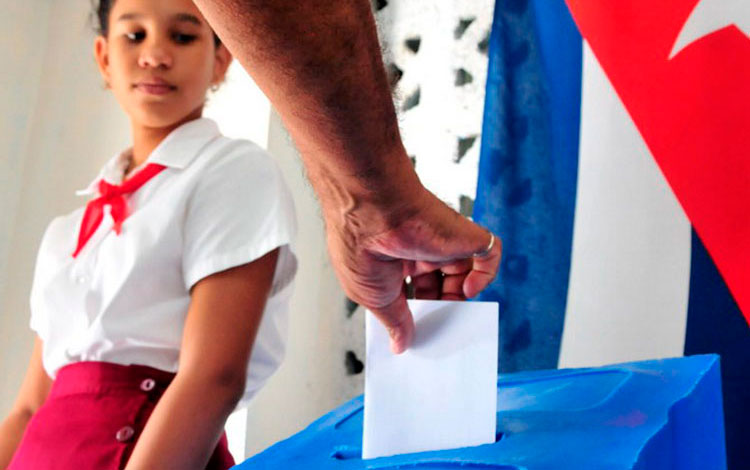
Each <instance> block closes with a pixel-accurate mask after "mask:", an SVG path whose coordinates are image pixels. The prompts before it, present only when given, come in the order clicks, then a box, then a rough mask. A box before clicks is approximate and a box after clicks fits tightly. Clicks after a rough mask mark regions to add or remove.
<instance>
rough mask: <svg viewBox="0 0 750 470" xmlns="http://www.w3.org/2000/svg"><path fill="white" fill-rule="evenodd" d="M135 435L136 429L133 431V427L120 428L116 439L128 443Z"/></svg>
mask: <svg viewBox="0 0 750 470" xmlns="http://www.w3.org/2000/svg"><path fill="white" fill-rule="evenodd" d="M134 435H135V429H133V427H132V426H124V427H122V428H120V430H119V431H117V434H115V439H117V440H118V441H119V442H127V441H129V440H130V439H132V438H133V436H134Z"/></svg>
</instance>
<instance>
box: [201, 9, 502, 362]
mask: <svg viewBox="0 0 750 470" xmlns="http://www.w3.org/2000/svg"><path fill="white" fill-rule="evenodd" d="M195 3H196V4H197V5H198V8H200V9H201V11H202V13H203V14H204V15H205V17H206V18H207V20H208V21H209V23H210V24H211V25H212V27H213V28H214V30H215V31H216V32H217V34H218V35H219V36H220V37H221V39H222V41H223V42H224V43H225V44H226V45H227V47H228V48H229V49H230V51H232V53H233V54H234V56H235V57H237V59H238V60H239V61H240V63H241V64H242V65H243V66H244V67H245V69H246V70H247V71H248V72H249V73H250V74H251V75H252V77H253V79H254V80H255V82H256V83H257V84H258V86H259V87H260V88H261V89H262V90H263V91H264V92H265V94H266V95H267V96H268V98H269V99H270V100H271V102H272V103H273V105H274V107H275V108H276V109H277V110H278V112H279V114H280V115H281V117H282V119H283V121H284V123H285V125H286V127H287V129H288V130H289V132H290V134H291V136H292V138H293V139H294V141H295V143H296V145H297V148H298V149H299V151H300V153H301V156H302V160H303V162H304V164H305V167H306V169H307V172H308V176H309V178H310V182H311V183H312V185H313V188H314V189H315V191H316V193H317V194H318V197H319V198H320V203H321V206H322V209H323V216H324V219H325V222H326V229H327V240H328V246H329V250H330V253H331V257H332V259H333V264H334V267H335V269H336V273H337V275H338V277H339V280H340V281H341V283H342V285H343V287H344V290H345V291H346V293H347V295H349V297H351V298H352V299H353V300H355V301H356V302H358V303H360V304H362V305H364V306H366V307H368V308H369V309H370V310H372V311H373V312H374V313H375V314H376V315H377V316H378V318H379V319H380V320H381V321H382V322H383V323H384V324H385V326H386V327H387V328H388V330H389V333H390V336H391V346H392V349H393V350H394V351H395V352H401V351H403V350H404V349H405V348H406V347H407V346H408V344H409V343H410V341H411V338H412V336H413V332H414V323H413V319H412V316H411V313H410V312H409V309H408V306H407V304H406V297H405V295H404V279H405V278H406V276H412V277H415V278H417V279H418V281H417V288H418V290H419V289H420V287H424V288H426V289H427V290H428V291H429V293H428V294H427V295H428V296H431V297H435V296H436V295H437V297H438V298H444V299H457V298H458V299H460V298H466V297H473V296H474V295H476V294H477V293H479V292H480V291H481V290H482V289H484V288H485V287H486V286H487V285H488V284H489V283H490V282H491V281H492V279H493V278H494V277H495V274H496V272H497V268H498V265H499V263H500V255H501V246H500V243H499V240H497V241H496V242H495V243H494V244H492V249H491V250H490V251H489V252H488V253H486V254H484V255H483V256H480V257H473V256H472V254H474V253H477V252H482V251H484V250H485V249H486V248H487V247H488V246H489V245H490V234H489V232H487V231H486V230H485V229H482V228H481V227H479V226H477V225H476V224H473V223H472V222H470V221H468V220H467V219H465V218H463V217H462V216H460V215H459V214H457V213H456V212H455V211H453V210H452V209H450V208H449V207H447V206H446V205H445V204H444V203H442V202H441V201H440V200H439V199H438V198H436V197H435V196H434V195H433V194H432V193H430V192H429V191H427V190H426V189H425V188H424V187H423V186H422V184H421V183H420V182H419V179H418V177H417V175H416V173H415V172H414V170H413V168H412V165H411V162H410V161H409V158H408V156H407V155H406V151H405V149H404V147H403V144H402V142H401V138H400V135H399V131H398V124H397V120H396V115H395V111H394V107H393V102H392V101H391V95H390V88H389V85H388V80H387V78H386V73H385V70H384V67H383V64H382V59H381V55H380V46H379V44H378V39H377V34H376V30H375V22H374V19H373V16H372V11H371V8H370V4H369V2H368V0H349V1H342V2H336V1H329V0H311V1H304V2H300V1H298V0H274V1H268V0H196V1H195ZM435 292H437V294H435Z"/></svg>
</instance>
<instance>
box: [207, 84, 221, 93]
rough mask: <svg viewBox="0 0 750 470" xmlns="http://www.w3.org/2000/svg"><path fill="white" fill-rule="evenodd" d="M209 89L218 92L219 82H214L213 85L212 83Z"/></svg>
mask: <svg viewBox="0 0 750 470" xmlns="http://www.w3.org/2000/svg"><path fill="white" fill-rule="evenodd" d="M209 90H211V91H212V92H214V93H216V92H217V91H218V90H219V84H218V83H214V84H213V85H211V86H210V87H209Z"/></svg>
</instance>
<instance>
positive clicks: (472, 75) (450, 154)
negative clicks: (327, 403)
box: [342, 0, 494, 396]
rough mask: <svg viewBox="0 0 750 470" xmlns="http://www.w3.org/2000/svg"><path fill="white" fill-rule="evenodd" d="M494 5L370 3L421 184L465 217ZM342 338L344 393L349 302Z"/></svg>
mask: <svg viewBox="0 0 750 470" xmlns="http://www.w3.org/2000/svg"><path fill="white" fill-rule="evenodd" d="M493 7H494V0H470V1H467V0H441V1H439V2H436V1H428V0H374V1H373V9H374V11H375V17H376V21H377V23H378V34H379V36H380V42H381V44H382V45H383V49H384V52H383V57H384V62H385V64H386V68H387V70H388V71H389V73H390V76H391V83H392V84H393V86H394V101H395V103H396V109H397V112H398V119H399V124H400V128H401V133H402V137H403V140H404V145H405V147H406V150H407V152H408V153H409V156H410V157H411V158H412V161H413V162H414V164H415V168H416V171H417V174H418V175H419V177H420V179H421V180H422V182H423V184H424V185H425V186H426V187H427V188H428V189H430V190H431V191H432V192H433V193H435V194H436V195H437V196H438V197H440V198H441V199H442V200H443V201H445V202H446V203H447V204H448V205H450V206H451V207H453V208H454V209H456V210H459V211H460V212H461V213H463V214H464V215H467V216H468V215H471V210H472V206H473V202H474V195H475V193H476V182H477V167H478V162H479V142H480V133H481V129H482V111H483V107H484V86H485V80H486V75H487V47H488V43H489V35H490V28H491V25H492V13H493ZM345 312H346V313H345V315H346V318H347V320H346V321H345V322H344V325H343V331H342V334H344V335H345V336H344V337H345V338H347V340H346V341H345V344H346V345H347V347H346V351H344V352H342V362H343V364H344V371H345V372H346V373H347V374H348V375H349V376H350V380H348V382H347V387H348V388H349V390H348V391H349V393H347V395H349V396H354V395H356V394H358V393H361V391H362V389H363V385H362V384H363V380H364V374H362V373H361V372H362V370H363V367H364V365H363V362H364V352H365V345H364V315H363V309H362V308H358V307H357V305H356V304H354V303H352V302H348V303H347V308H346V310H345Z"/></svg>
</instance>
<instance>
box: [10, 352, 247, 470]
mask: <svg viewBox="0 0 750 470" xmlns="http://www.w3.org/2000/svg"><path fill="white" fill-rule="evenodd" d="M173 377H174V374H172V373H169V372H164V371H162V370H158V369H154V368H151V367H146V366H138V365H133V366H123V365H119V364H112V363H109V362H77V363H74V364H70V365H67V366H65V367H63V368H62V369H60V371H59V372H58V374H57V378H56V379H55V381H54V382H53V383H52V389H51V390H50V393H49V396H48V397H47V400H46V401H45V403H44V405H42V406H41V407H40V408H39V410H38V411H37V412H36V413H35V414H34V416H33V417H32V418H31V420H30V421H29V424H28V425H27V426H26V431H25V433H24V435H23V439H22V440H21V444H20V445H19V446H18V449H17V450H16V453H15V455H14V456H13V460H12V461H11V463H10V466H9V467H8V470H42V469H44V470H119V469H123V468H125V464H126V463H127V461H128V458H130V454H131V453H132V452H133V448H134V447H135V443H136V442H137V440H138V437H139V436H140V434H141V431H143V428H144V426H145V425H146V421H148V418H149V416H151V412H153V411H154V408H155V407H156V403H157V402H158V401H159V398H160V397H161V396H162V394H163V393H164V391H165V390H166V388H167V386H168V385H169V383H170V382H171V381H172V378H173ZM233 465H234V459H232V456H231V454H230V453H229V449H228V448H227V438H226V435H225V434H222V436H221V440H220V441H219V444H218V445H217V447H216V450H215V451H214V453H213V455H212V456H211V460H210V461H209V463H208V466H207V467H206V469H207V470H225V469H228V468H230V467H232V466H233Z"/></svg>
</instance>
